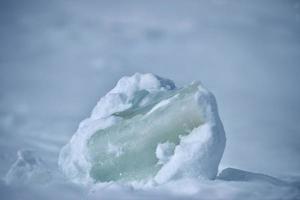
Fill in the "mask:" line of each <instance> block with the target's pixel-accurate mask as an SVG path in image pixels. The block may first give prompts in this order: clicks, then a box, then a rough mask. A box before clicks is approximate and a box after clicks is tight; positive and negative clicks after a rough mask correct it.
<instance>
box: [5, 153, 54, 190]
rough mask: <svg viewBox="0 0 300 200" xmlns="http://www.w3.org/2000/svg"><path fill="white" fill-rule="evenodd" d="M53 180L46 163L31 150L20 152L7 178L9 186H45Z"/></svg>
mask: <svg viewBox="0 0 300 200" xmlns="http://www.w3.org/2000/svg"><path fill="white" fill-rule="evenodd" d="M50 179H51V173H50V171H49V170H48V169H47V167H46V164H45V163H44V161H43V160H42V159H41V158H40V157H39V156H38V155H37V154H36V153H35V152H33V151H31V150H19V151H18V157H17V160H16V161H15V162H14V163H13V165H12V166H11V168H10V169H9V171H8V172H7V174H6V176H5V182H6V183H7V184H14V185H22V184H27V183H30V184H40V183H43V184H45V183H46V182H47V181H49V180H50Z"/></svg>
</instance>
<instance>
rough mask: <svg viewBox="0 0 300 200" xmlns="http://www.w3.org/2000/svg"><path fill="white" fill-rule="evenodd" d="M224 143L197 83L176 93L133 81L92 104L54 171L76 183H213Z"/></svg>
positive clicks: (158, 81)
mask: <svg viewBox="0 0 300 200" xmlns="http://www.w3.org/2000/svg"><path fill="white" fill-rule="evenodd" d="M225 141H226V139H225V133H224V129H223V126H222V123H221V121H220V119H219V116H218V111H217V105H216V101H215V98H214V96H213V95H212V93H210V92H209V91H208V90H206V89H205V88H204V87H203V86H202V85H201V84H200V83H199V82H193V83H191V84H190V85H187V86H185V87H182V88H177V87H176V86H175V84H174V83H173V82H172V81H171V80H168V79H165V78H161V77H159V76H156V75H153V74H139V73H136V74H134V75H133V76H130V77H127V76H126V77H123V78H121V79H120V80H119V81H118V83H117V85H116V86H115V87H114V88H113V89H112V90H111V91H109V92H108V93H107V94H106V95H105V96H104V97H102V98H101V99H100V101H99V102H98V103H97V105H96V107H95V108H94V110H93V112H92V114H91V116H90V118H88V119H86V120H84V121H83V122H82V123H81V124H80V125H79V128H78V130H77V132H76V133H75V134H74V135H73V137H72V138H71V140H70V142H69V143H68V144H66V145H65V147H63V149H62V150H61V152H60V156H59V166H60V167H61V169H62V170H63V172H64V173H65V174H66V175H67V176H68V177H69V178H70V179H72V180H73V181H74V182H78V183H91V182H109V181H120V182H129V181H147V180H153V181H155V182H156V183H164V182H167V181H169V180H171V179H180V178H187V177H195V178H200V179H214V178H215V177H216V175H217V172H218V165H219V162H220V160H221V158H222V155H223V151H224V148H225Z"/></svg>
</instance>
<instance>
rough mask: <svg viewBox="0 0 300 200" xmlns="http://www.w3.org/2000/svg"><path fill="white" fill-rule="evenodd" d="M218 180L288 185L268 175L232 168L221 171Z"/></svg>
mask: <svg viewBox="0 0 300 200" xmlns="http://www.w3.org/2000/svg"><path fill="white" fill-rule="evenodd" d="M218 179H219V180H224V181H246V182H248V181H257V182H266V183H270V184H273V185H279V186H281V185H288V184H287V183H286V182H284V181H282V180H280V179H277V178H275V177H272V176H269V175H265V174H261V173H254V172H248V171H244V170H241V169H234V168H226V169H224V170H222V172H221V173H220V174H219V175H218Z"/></svg>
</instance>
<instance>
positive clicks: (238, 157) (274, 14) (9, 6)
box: [0, 0, 300, 177]
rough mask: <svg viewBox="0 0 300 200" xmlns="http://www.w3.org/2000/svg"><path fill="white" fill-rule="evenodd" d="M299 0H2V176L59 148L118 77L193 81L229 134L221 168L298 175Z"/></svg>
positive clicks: (53, 159)
mask: <svg viewBox="0 0 300 200" xmlns="http://www.w3.org/2000/svg"><path fill="white" fill-rule="evenodd" d="M299 64H300V1H297V0H270V1H266V0H251V1H246V0H240V1H238V0H208V1H204V0H195V1H192V0H189V1H179V0H178V1H176V0H163V1H141V0H136V1H134V0H132V1H131V0H128V1H121V0H120V1H70V0H64V1H59V0H53V1H37V0H36V1H33V0H28V1H16V0H8V1H1V2H0V176H1V177H2V176H3V175H4V174H5V173H6V171H7V170H8V169H9V166H10V165H11V164H12V162H13V161H14V160H15V159H16V151H17V150H18V149H20V148H29V149H33V150H36V151H37V152H38V153H39V154H40V155H41V156H42V157H43V158H44V160H46V162H48V164H49V165H50V166H51V167H52V168H56V165H57V164H56V163H57V156H58V152H59V150H60V148H61V147H62V146H63V145H64V144H65V143H66V142H67V141H68V140H69V138H70V137H71V136H72V134H73V133H74V132H75V131H76V129H77V126H78V124H79V122H80V121H81V120H82V119H84V118H86V117H88V116H89V114H90V111H91V109H92V108H93V107H94V106H95V105H96V102H97V101H98V100H99V98H100V97H101V96H103V95H104V94H105V93H106V92H107V91H109V90H110V89H111V88H112V87H113V86H114V84H115V83H116V81H117V80H118V79H119V78H121V77H122V76H124V75H132V74H133V73H134V72H142V73H143V72H151V73H155V74H157V75H160V76H163V77H167V78H170V79H172V80H174V81H175V82H176V83H177V85H178V86H182V85H184V84H188V83H190V82H191V81H192V80H201V81H202V83H203V84H204V85H205V86H206V87H207V88H209V89H210V90H211V91H212V92H213V93H214V94H215V96H216V98H217V101H218V105H219V111H220V115H221V118H222V121H223V123H224V126H225V130H226V133H227V147H226V150H225V154H224V157H223V160H222V162H221V167H226V166H233V167H238V168H241V169H245V170H250V171H256V172H265V173H267V174H270V175H278V174H294V175H297V174H298V175H299V174H300V159H299V153H300V116H299V114H300V104H299V102H300V90H299V77H300V66H299Z"/></svg>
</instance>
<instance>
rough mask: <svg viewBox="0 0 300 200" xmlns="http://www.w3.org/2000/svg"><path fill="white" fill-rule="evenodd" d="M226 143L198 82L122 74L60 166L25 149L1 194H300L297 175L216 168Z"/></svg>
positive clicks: (281, 196)
mask: <svg viewBox="0 0 300 200" xmlns="http://www.w3.org/2000/svg"><path fill="white" fill-rule="evenodd" d="M225 143H226V138H225V132H224V129H223V125H222V122H221V120H220V118H219V116H218V109H217V104H216V100H215V98H214V96H213V95H212V93H210V92H209V91H208V90H206V89H205V88H204V87H203V86H202V85H201V84H200V83H199V82H193V83H191V84H190V85H187V86H185V87H182V88H178V87H176V86H175V84H174V83H173V82H172V81H171V80H168V79H164V78H161V77H158V76H156V75H153V74H138V73H136V74H134V75H133V76H130V77H123V78H122V79H120V80H119V82H118V83H117V85H116V86H115V87H114V88H113V89H112V90H111V91H110V92H108V93H107V94H106V95H105V96H104V97H103V98H101V99H100V101H99V102H98V103H97V105H96V107H95V108H94V110H93V112H92V115H91V116H90V118H88V119H86V120H84V121H83V122H82V123H81V124H80V126H79V128H78V130H77V132H76V133H75V134H74V135H73V137H72V138H71V140H70V141H69V143H68V144H66V145H65V146H64V147H63V149H62V150H61V152H60V155H59V159H58V160H59V161H58V163H59V168H60V170H57V171H50V170H49V169H47V165H46V164H45V163H44V162H43V160H42V159H41V157H42V156H41V155H40V156H38V155H36V153H35V152H32V151H28V150H21V151H19V153H18V159H17V161H16V162H15V163H14V164H13V165H12V167H11V169H10V170H9V171H8V173H7V175H6V176H5V177H4V179H3V182H1V183H0V184H1V185H0V190H1V191H0V192H1V194H3V196H4V197H6V198H7V199H9V198H19V197H22V198H24V197H26V198H25V199H30V198H33V199H36V198H44V199H45V197H44V196H47V197H48V198H49V199H53V198H56V197H57V198H59V197H61V196H62V195H63V196H64V198H63V199H83V198H88V199H153V198H156V199H167V198H168V199H241V198H243V199H297V198H300V189H299V188H300V184H299V183H300V182H299V181H297V179H296V180H293V179H291V178H285V179H283V180H281V179H278V178H275V177H271V176H268V175H264V174H259V173H252V172H247V171H243V170H239V169H234V168H226V169H224V170H222V171H221V172H218V169H219V163H220V161H221V158H222V155H223V152H224V149H225ZM298 180H299V179H298ZM16 190H17V191H18V193H15V192H14V191H16ZM47 197H46V198H47Z"/></svg>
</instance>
